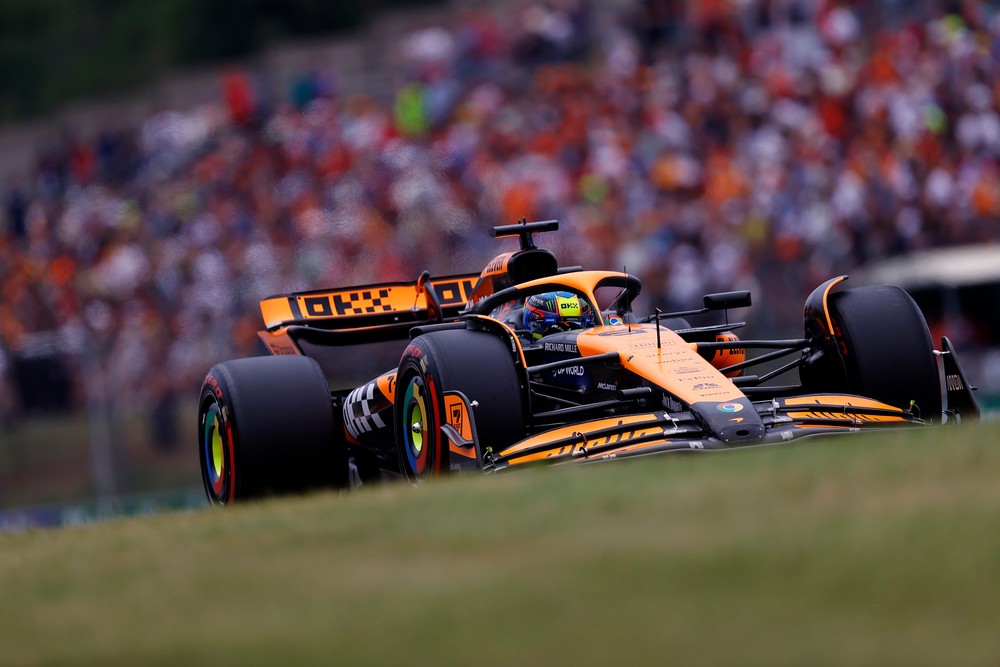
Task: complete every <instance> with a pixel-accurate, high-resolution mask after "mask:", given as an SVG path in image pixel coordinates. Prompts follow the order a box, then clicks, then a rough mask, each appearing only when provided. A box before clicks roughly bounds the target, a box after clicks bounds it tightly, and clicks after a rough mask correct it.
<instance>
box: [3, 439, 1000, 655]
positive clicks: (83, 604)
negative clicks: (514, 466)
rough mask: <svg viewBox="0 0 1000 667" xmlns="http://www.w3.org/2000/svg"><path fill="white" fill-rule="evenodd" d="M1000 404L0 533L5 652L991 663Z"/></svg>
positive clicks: (998, 539)
mask: <svg viewBox="0 0 1000 667" xmlns="http://www.w3.org/2000/svg"><path fill="white" fill-rule="evenodd" d="M998 526H1000V423H991V424H985V425H982V426H979V427H975V428H973V427H964V428H954V429H927V430H920V431H910V432H905V433H901V432H900V433H887V434H879V435H878V436H863V437H862V436H859V437H845V438H837V439H829V440H823V441H819V440H817V441H812V442H808V443H802V444H797V445H793V446H787V447H774V448H766V449H756V450H745V451H740V452H731V453H723V454H700V455H691V456H677V457H669V456H663V457H653V458H649V459H640V460H632V461H621V462H617V463H613V464H608V465H594V466H588V467H564V468H560V469H544V470H543V469H538V470H527V471H523V472H518V473H513V474H509V475H506V476H497V477H492V478H481V477H474V478H461V479H450V480H446V481H443V482H440V483H435V484H428V485H424V486H421V487H419V488H412V487H409V486H405V485H402V484H397V485H389V486H384V487H381V488H374V489H367V490H364V491H362V492H359V493H356V494H353V495H348V496H337V495H334V494H327V495H319V496H313V497H308V498H295V499H286V500H281V501H271V502H266V503H261V504H258V505H254V506H247V507H243V508H237V509H234V510H225V511H223V510H206V511H199V512H187V513H175V514H167V515H160V516H155V517H144V518H141V519H125V520H119V521H112V522H108V523H103V524H97V525H92V526H85V527H77V528H67V529H61V530H49V531H35V532H27V533H22V534H8V535H0V647H2V651H0V663H2V664H16V665H34V664H47V665H59V664H121V663H126V662H131V663H134V664H143V665H158V664H162V665H175V664H210V663H211V664H221V665H227V664H251V665H252V664H260V665H274V664H290V663H291V664H295V663H300V664H301V663H306V664H333V663H339V664H345V665H389V664H416V665H469V664H477V665H553V664H584V665H610V664H615V665H632V664H654V663H655V664H678V665H684V664H712V665H716V664H738V665H768V666H773V665H844V664H850V665H885V664H897V665H941V664H961V665H980V664H981V665H986V664H997V661H998V660H1000V642H998V640H997V633H996V629H997V628H998V627H1000V604H998V602H997V590H998V585H1000V530H998Z"/></svg>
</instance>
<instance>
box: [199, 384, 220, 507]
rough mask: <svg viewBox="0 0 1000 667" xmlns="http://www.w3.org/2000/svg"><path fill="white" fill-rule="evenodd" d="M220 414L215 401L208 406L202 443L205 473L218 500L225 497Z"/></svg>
mask: <svg viewBox="0 0 1000 667" xmlns="http://www.w3.org/2000/svg"><path fill="white" fill-rule="evenodd" d="M222 429H223V424H222V415H221V413H220V412H219V406H218V404H217V403H213V404H212V405H211V407H209V409H208V412H207V413H206V415H205V430H204V432H203V434H202V443H203V446H204V449H205V473H206V474H207V476H208V483H209V485H210V486H211V488H212V492H213V493H214V494H215V497H216V498H217V499H218V500H223V499H224V498H225V495H224V492H225V489H226V453H225V451H226V447H225V441H224V440H223V435H222Z"/></svg>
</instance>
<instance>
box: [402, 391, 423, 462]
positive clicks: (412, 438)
mask: <svg viewBox="0 0 1000 667" xmlns="http://www.w3.org/2000/svg"><path fill="white" fill-rule="evenodd" d="M403 406H404V409H405V412H404V414H405V415H406V419H405V420H404V429H405V433H404V437H403V439H404V441H405V443H406V458H407V461H408V462H409V464H410V469H411V470H413V472H414V473H416V474H418V475H419V474H422V473H423V472H424V469H425V468H426V467H427V445H428V444H429V443H428V442H427V441H426V439H425V437H424V434H425V433H426V432H427V408H426V404H425V403H424V396H423V391H422V385H421V383H420V380H419V378H414V379H413V380H412V381H411V382H410V384H409V385H407V387H406V394H405V395H404V398H403ZM417 424H419V425H420V429H419V430H417V431H414V429H413V427H414V426H415V425H417Z"/></svg>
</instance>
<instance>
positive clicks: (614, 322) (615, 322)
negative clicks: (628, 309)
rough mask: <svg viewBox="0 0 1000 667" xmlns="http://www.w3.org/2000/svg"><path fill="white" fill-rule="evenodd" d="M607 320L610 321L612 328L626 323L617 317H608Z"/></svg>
mask: <svg viewBox="0 0 1000 667" xmlns="http://www.w3.org/2000/svg"><path fill="white" fill-rule="evenodd" d="M607 320H608V324H609V325H610V326H615V325H618V324H624V322H623V321H622V318H620V317H618V316H617V315H608V317H607Z"/></svg>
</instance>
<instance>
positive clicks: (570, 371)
mask: <svg viewBox="0 0 1000 667" xmlns="http://www.w3.org/2000/svg"><path fill="white" fill-rule="evenodd" d="M585 374H586V371H585V370H584V369H583V366H569V367H568V368H557V369H556V370H555V375H573V376H576V377H582V376H583V375H585Z"/></svg>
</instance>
